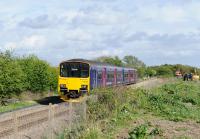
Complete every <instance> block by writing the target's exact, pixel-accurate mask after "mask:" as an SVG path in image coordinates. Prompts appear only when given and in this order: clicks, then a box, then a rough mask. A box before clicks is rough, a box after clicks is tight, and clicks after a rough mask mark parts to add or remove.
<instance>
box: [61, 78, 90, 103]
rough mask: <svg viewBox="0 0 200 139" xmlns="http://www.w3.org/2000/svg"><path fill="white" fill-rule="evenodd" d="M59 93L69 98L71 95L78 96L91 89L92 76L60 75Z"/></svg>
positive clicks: (64, 97) (63, 97)
mask: <svg viewBox="0 0 200 139" xmlns="http://www.w3.org/2000/svg"><path fill="white" fill-rule="evenodd" d="M58 84H59V86H58V93H59V96H61V98H62V99H64V100H65V99H67V98H68V97H69V96H74V97H76V96H77V97H78V96H81V95H83V94H85V93H89V90H90V78H89V77H88V78H70V77H59V81H58Z"/></svg>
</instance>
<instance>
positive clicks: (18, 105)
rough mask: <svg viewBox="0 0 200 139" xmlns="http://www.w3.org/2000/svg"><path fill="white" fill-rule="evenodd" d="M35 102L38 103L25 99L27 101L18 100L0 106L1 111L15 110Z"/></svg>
mask: <svg viewBox="0 0 200 139" xmlns="http://www.w3.org/2000/svg"><path fill="white" fill-rule="evenodd" d="M34 104H36V102H34V101H25V102H17V103H12V104H8V105H7V106H0V113H3V112H8V111H13V110H16V109H20V108H24V107H28V106H31V105H34Z"/></svg>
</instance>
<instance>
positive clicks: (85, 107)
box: [83, 100, 87, 121]
mask: <svg viewBox="0 0 200 139" xmlns="http://www.w3.org/2000/svg"><path fill="white" fill-rule="evenodd" d="M83 120H84V121H86V120H87V104H86V100H84V101H83Z"/></svg>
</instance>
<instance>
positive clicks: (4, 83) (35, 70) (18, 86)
mask: <svg viewBox="0 0 200 139" xmlns="http://www.w3.org/2000/svg"><path fill="white" fill-rule="evenodd" d="M57 75H58V69H57V68H56V67H52V66H50V65H49V64H48V63H47V62H46V61H43V60H40V59H39V58H38V57H36V56H34V55H29V56H24V57H16V56H14V55H13V54H12V53H11V52H9V51H6V52H1V53H0V102H1V103H4V102H5V100H7V99H8V98H10V97H12V96H13V95H19V94H20V93H22V92H26V91H30V92H32V93H42V92H44V91H47V90H50V89H51V90H52V91H53V90H56V88H57V77H58V76H57Z"/></svg>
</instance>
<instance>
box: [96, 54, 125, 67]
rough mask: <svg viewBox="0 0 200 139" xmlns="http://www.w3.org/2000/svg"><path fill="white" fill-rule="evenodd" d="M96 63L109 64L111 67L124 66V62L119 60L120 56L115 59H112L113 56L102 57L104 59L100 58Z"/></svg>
mask: <svg viewBox="0 0 200 139" xmlns="http://www.w3.org/2000/svg"><path fill="white" fill-rule="evenodd" d="M95 61H98V62H103V63H107V64H110V65H115V66H122V65H123V64H122V61H121V60H120V59H119V57H118V56H115V57H111V56H102V57H98V58H97V59H96V60H95Z"/></svg>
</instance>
